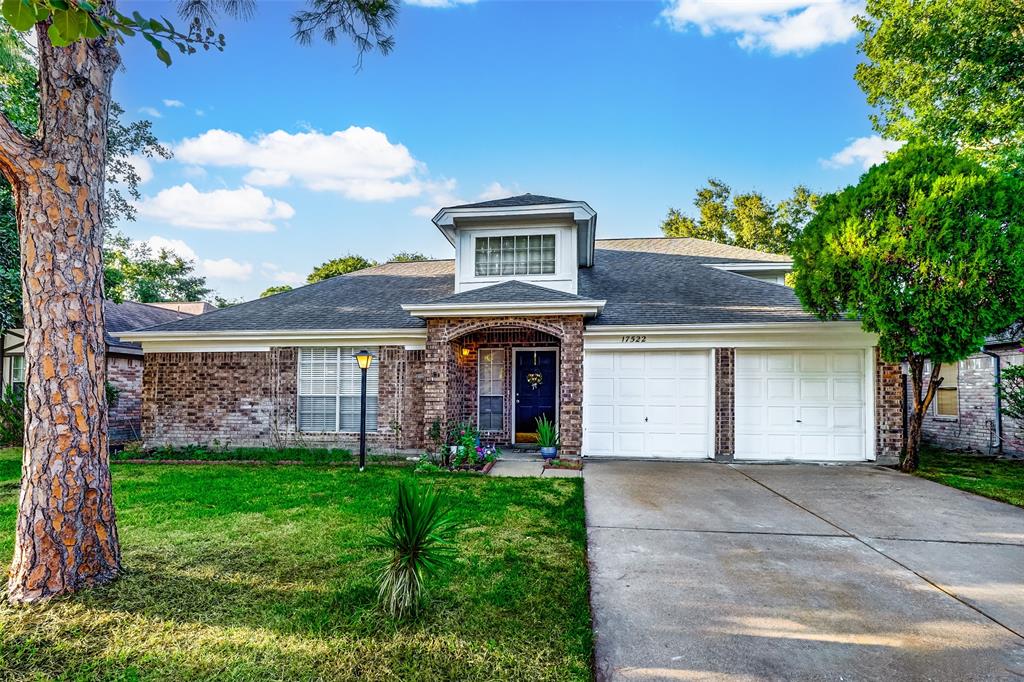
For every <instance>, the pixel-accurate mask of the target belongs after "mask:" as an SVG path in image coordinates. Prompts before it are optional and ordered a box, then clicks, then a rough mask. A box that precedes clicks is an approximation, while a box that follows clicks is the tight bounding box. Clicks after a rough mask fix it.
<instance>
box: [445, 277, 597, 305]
mask: <svg viewBox="0 0 1024 682" xmlns="http://www.w3.org/2000/svg"><path fill="white" fill-rule="evenodd" d="M585 300H587V299H586V298H584V297H583V296H577V295H576V294H570V293H568V292H565V291H556V290H555V289H548V288H547V287H541V286H537V285H536V284H530V283H528V282H520V281H519V280H511V281H508V282H501V283H499V284H491V285H490V286H486V287H481V288H479V289H473V290H471V291H463V292H462V293H459V294H452V295H451V296H445V297H444V298H439V299H436V300H433V301H430V304H431V305H460V304H473V303H552V302H555V301H585Z"/></svg>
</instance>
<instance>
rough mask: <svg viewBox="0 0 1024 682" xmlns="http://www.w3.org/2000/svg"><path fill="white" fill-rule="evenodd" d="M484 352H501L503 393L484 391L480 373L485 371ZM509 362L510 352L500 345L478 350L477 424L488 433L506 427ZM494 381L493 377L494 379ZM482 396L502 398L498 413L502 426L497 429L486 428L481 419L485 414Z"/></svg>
mask: <svg viewBox="0 0 1024 682" xmlns="http://www.w3.org/2000/svg"><path fill="white" fill-rule="evenodd" d="M484 353H500V354H501V360H500V363H499V364H498V365H497V366H499V367H501V393H484V392H483V381H482V378H481V376H480V375H481V373H482V371H483V367H484V363H483V362H482V359H483V354H484ZM507 363H508V353H507V352H506V350H505V349H504V348H498V347H490V348H477V351H476V424H477V428H478V429H480V431H485V432H488V433H494V432H497V431H502V430H504V428H505V407H506V404H505V403H506V402H507V401H506V399H505V393H506V391H505V383H506V379H507V378H508V376H507V375H508V364H507ZM487 364H488V365H489V366H491V367H493V366H495V364H496V363H494V362H489V363H487ZM492 381H493V379H492ZM481 398H501V411H500V412H499V413H498V415H499V418H500V426H498V428H496V429H485V428H484V427H483V420H482V419H481V417H482V416H483V415H482V412H481V410H482V408H483V401H482V400H481ZM490 414H493V413H490Z"/></svg>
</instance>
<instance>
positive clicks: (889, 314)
mask: <svg viewBox="0 0 1024 682" xmlns="http://www.w3.org/2000/svg"><path fill="white" fill-rule="evenodd" d="M1022 243H1024V183H1022V182H1021V180H1019V179H1017V178H1015V177H1013V176H1012V175H1010V174H1007V173H1001V172H999V171H997V170H994V169H991V168H987V167H983V166H981V165H979V164H978V163H976V162H975V161H973V160H970V159H967V158H964V157H963V156H959V155H957V153H956V152H955V150H954V149H953V148H952V147H948V146H936V145H926V144H919V143H912V144H908V145H907V146H905V147H904V148H903V149H901V150H900V151H899V152H897V153H896V154H894V155H892V156H890V158H889V160H888V161H887V162H886V163H884V164H881V165H879V166H875V167H874V168H872V169H871V170H869V171H868V172H867V173H866V174H864V175H863V176H862V177H861V179H860V182H859V183H858V184H857V185H855V186H852V187H847V188H846V189H845V190H843V191H841V192H838V193H836V194H830V195H828V196H826V197H824V198H823V199H822V201H821V204H820V205H819V207H818V212H817V215H816V216H815V217H814V219H813V220H811V222H810V223H809V224H808V226H807V227H806V228H805V229H804V230H803V232H802V234H801V235H800V237H799V238H798V239H797V240H796V242H795V244H794V249H793V261H794V266H795V270H796V278H795V288H796V293H797V295H798V296H799V297H800V300H801V302H802V303H803V305H804V307H805V308H806V309H807V310H809V311H810V312H812V313H814V314H815V315H817V316H818V317H820V318H821V319H824V320H837V319H843V318H852V319H859V320H860V321H861V325H862V327H863V328H864V330H865V331H867V332H871V333H873V334H877V335H878V346H879V350H880V351H881V354H882V357H883V358H884V359H885V360H887V361H889V362H902V361H907V362H908V363H909V365H910V374H911V384H912V387H913V389H914V413H913V414H914V417H913V419H914V420H915V421H916V424H912V429H911V436H910V437H909V438H908V444H907V456H906V459H905V466H906V467H907V468H911V469H912V468H914V467H916V464H917V461H916V457H917V448H918V446H919V442H920V431H919V427H920V420H921V419H923V416H924V411H925V410H926V409H927V408H928V405H929V404H930V402H931V399H932V396H933V395H934V391H935V389H936V388H937V387H938V385H939V383H941V380H940V379H939V368H940V367H941V363H948V362H955V361H958V360H960V359H963V358H965V357H967V356H968V355H970V354H972V353H974V352H976V351H977V349H978V348H979V347H981V345H982V344H983V343H984V341H985V339H986V337H987V336H989V335H992V334H995V333H997V332H1000V331H1002V330H1004V329H1006V328H1007V327H1009V326H1010V325H1012V324H1013V323H1014V322H1015V321H1016V320H1018V319H1020V317H1021V316H1022V315H1024V249H1022V248H1021V244H1022ZM926 359H930V360H931V361H932V371H931V380H930V381H929V382H928V386H929V388H928V390H927V392H923V386H924V382H923V371H924V363H925V360H926ZM915 427H916V428H917V431H916V432H915ZM907 460H909V464H908V463H907Z"/></svg>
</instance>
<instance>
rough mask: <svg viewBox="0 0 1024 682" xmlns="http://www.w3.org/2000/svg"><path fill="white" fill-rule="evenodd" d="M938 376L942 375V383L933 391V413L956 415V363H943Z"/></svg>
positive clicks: (958, 411)
mask: <svg viewBox="0 0 1024 682" xmlns="http://www.w3.org/2000/svg"><path fill="white" fill-rule="evenodd" d="M939 376H941V377H942V383H941V384H940V385H939V390H938V391H936V393H935V414H938V415H942V416H943V417H956V416H958V415H959V414H960V398H959V390H958V388H959V387H958V386H957V380H958V378H959V372H958V365H957V363H955V362H951V363H949V364H943V365H942V367H941V368H940V369H939Z"/></svg>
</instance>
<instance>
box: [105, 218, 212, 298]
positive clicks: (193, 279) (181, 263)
mask: <svg viewBox="0 0 1024 682" xmlns="http://www.w3.org/2000/svg"><path fill="white" fill-rule="evenodd" d="M103 263H104V272H103V277H104V289H105V290H106V295H107V298H109V299H111V300H113V301H117V302H121V301H123V300H130V301H138V302H139V303H157V302H159V301H201V300H203V299H204V298H206V297H207V296H208V295H209V294H210V293H211V290H210V289H209V288H208V287H207V286H206V279H205V278H204V277H202V276H200V275H197V274H195V263H194V262H192V261H188V260H185V259H184V258H182V257H181V256H179V255H178V254H176V253H174V252H172V251H169V250H168V249H160V251H159V252H157V253H154V252H153V249H152V248H151V247H150V246H149V244H146V243H145V242H134V241H132V240H131V239H129V238H128V237H125V236H124V235H121V234H114V235H113V236H112V237H108V239H107V246H106V248H105V249H104V254H103Z"/></svg>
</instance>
